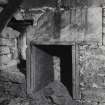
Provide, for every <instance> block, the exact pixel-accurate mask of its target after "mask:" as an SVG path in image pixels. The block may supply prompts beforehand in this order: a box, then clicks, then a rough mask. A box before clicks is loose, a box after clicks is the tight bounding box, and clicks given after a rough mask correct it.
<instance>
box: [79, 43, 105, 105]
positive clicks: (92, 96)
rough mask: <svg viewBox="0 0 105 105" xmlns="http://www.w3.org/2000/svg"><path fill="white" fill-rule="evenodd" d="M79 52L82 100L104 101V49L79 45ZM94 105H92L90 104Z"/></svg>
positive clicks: (96, 46) (102, 47)
mask: <svg viewBox="0 0 105 105" xmlns="http://www.w3.org/2000/svg"><path fill="white" fill-rule="evenodd" d="M79 48H80V51H79V55H80V58H79V60H80V61H79V66H80V88H81V97H82V100H84V101H86V102H87V103H89V102H88V101H90V103H91V102H93V101H94V102H96V103H98V102H99V103H100V102H104V101H105V47H104V46H98V45H94V44H93V45H91V44H90V45H83V46H82V45H81V46H80V47H79ZM90 105H91V104H90ZM92 105H94V104H92Z"/></svg>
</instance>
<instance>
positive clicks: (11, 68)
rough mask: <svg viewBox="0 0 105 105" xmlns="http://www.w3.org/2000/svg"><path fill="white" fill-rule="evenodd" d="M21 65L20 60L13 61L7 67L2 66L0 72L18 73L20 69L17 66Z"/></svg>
mask: <svg viewBox="0 0 105 105" xmlns="http://www.w3.org/2000/svg"><path fill="white" fill-rule="evenodd" d="M18 63H19V61H18V60H11V61H10V62H9V63H8V64H7V65H2V66H0V70H4V71H8V72H17V71H19V70H18V67H17V64H18Z"/></svg>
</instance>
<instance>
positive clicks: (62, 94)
mask: <svg viewBox="0 0 105 105" xmlns="http://www.w3.org/2000/svg"><path fill="white" fill-rule="evenodd" d="M3 102H4V103H3ZM2 103H3V104H2V105H80V104H81V103H80V102H77V101H74V100H72V97H71V96H70V95H69V93H68V91H67V89H66V88H65V86H64V85H63V84H62V83H60V82H58V81H54V82H52V83H50V84H49V85H47V86H46V87H45V88H43V89H41V90H39V91H38V92H35V93H34V92H33V94H31V95H28V96H27V97H15V98H12V99H10V100H9V99H8V98H6V99H5V101H2Z"/></svg>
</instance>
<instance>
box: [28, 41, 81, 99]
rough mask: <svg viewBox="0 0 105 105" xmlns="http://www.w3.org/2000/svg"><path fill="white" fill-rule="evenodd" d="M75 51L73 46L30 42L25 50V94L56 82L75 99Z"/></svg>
mask: <svg viewBox="0 0 105 105" xmlns="http://www.w3.org/2000/svg"><path fill="white" fill-rule="evenodd" d="M75 50H76V46H75V44H69V43H62V42H57V43H55V42H54V43H47V44H46V43H41V44H39V43H37V41H32V42H31V44H30V46H29V47H28V50H27V93H28V94H32V93H33V91H34V92H37V91H39V90H40V89H42V88H44V87H45V86H47V85H48V84H49V83H51V82H52V81H54V80H57V81H61V82H62V83H63V84H64V85H65V87H66V88H67V89H68V91H69V93H70V95H71V96H72V97H73V98H76V97H77V95H79V94H78V93H77V92H78V89H79V86H78V84H79V83H76V82H77V78H78V76H76V75H77V74H79V73H78V72H77V71H76V70H74V69H76V68H75V65H76V51H75ZM54 60H55V61H54ZM54 62H55V63H54ZM57 70H58V71H57ZM57 76H59V77H57Z"/></svg>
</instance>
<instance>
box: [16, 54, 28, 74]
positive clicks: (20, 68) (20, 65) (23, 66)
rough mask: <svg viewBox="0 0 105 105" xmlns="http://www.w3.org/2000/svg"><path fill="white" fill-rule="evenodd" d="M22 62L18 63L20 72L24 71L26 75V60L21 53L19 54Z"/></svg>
mask: <svg viewBox="0 0 105 105" xmlns="http://www.w3.org/2000/svg"><path fill="white" fill-rule="evenodd" d="M19 60H20V63H19V64H18V65H17V67H18V68H19V70H20V72H22V73H23V74H24V75H25V76H26V60H23V59H22V57H21V55H20V56H19Z"/></svg>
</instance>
